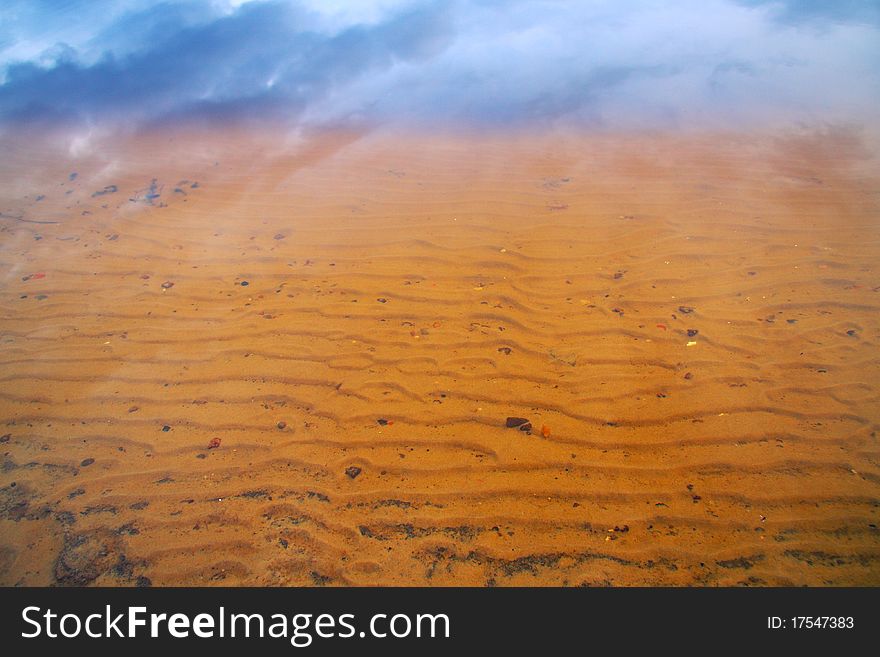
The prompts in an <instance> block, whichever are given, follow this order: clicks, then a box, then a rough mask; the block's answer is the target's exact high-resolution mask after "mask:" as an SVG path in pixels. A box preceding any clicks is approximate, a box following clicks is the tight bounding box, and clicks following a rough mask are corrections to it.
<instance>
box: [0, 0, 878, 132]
mask: <svg viewBox="0 0 880 657" xmlns="http://www.w3.org/2000/svg"><path fill="white" fill-rule="evenodd" d="M878 4H880V3H878V2H857V1H856V0H842V1H840V2H820V1H819V0H699V1H698V0H682V1H680V2H672V3H670V2H662V1H660V0H639V1H630V2H622V1H618V0H594V1H593V2H562V1H561V0H560V1H555V0H509V1H504V2H502V1H500V0H450V1H446V2H441V1H439V0H438V1H436V2H420V1H418V0H360V1H359V2H343V1H342V0H320V1H319V0H301V1H300V2H281V1H273V2H245V3H243V4H240V3H239V2H238V0H211V1H207V0H194V1H191V2H169V3H155V2H148V1H147V0H117V2H113V3H94V2H80V1H76V0H74V1H71V2H66V3H65V2H27V1H24V0H18V1H12V2H10V3H9V4H7V5H6V6H5V8H0V119H5V120H6V122H9V121H11V120H23V119H27V120H34V119H42V120H50V121H55V120H67V121H86V122H95V121H102V120H103V121H106V120H118V121H124V122H129V123H130V122H138V121H155V120H162V119H169V118H181V117H228V116H236V117H248V118H254V117H255V118H260V117H264V116H273V117H281V118H287V119H290V120H294V121H303V122H309V123H322V122H345V121H359V120H366V121H373V122H377V121H378V122H381V121H392V122H401V121H410V122H437V121H445V122H448V121H469V122H479V123H482V124H487V123H497V124H503V125H509V124H511V123H516V122H522V121H529V122H532V121H555V120H559V119H562V120H574V121H580V122H588V123H592V124H602V125H616V124H623V125H656V124H658V123H659V124H663V125H668V124H669V123H693V122H703V123H716V124H724V123H729V122H732V121H747V120H767V119H774V120H777V119H780V118H782V119H787V120H791V121H801V120H836V119H841V118H842V119H852V120H865V119H866V117H870V116H873V114H874V112H875V110H874V108H875V107H876V106H877V105H878V101H880V76H878V67H877V63H878V61H880V39H878V27H880V21H878Z"/></svg>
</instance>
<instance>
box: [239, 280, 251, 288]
mask: <svg viewBox="0 0 880 657" xmlns="http://www.w3.org/2000/svg"><path fill="white" fill-rule="evenodd" d="M239 285H241V286H242V287H247V286H248V285H250V283H248V282H247V281H242V282H241V283H239Z"/></svg>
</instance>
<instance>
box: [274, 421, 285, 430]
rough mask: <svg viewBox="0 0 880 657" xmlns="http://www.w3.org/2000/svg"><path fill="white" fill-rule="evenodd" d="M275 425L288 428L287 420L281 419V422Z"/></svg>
mask: <svg viewBox="0 0 880 657" xmlns="http://www.w3.org/2000/svg"><path fill="white" fill-rule="evenodd" d="M275 426H276V427H278V428H279V429H286V428H287V422H285V421H284V420H281V422H279V423H278V424H276V425H275Z"/></svg>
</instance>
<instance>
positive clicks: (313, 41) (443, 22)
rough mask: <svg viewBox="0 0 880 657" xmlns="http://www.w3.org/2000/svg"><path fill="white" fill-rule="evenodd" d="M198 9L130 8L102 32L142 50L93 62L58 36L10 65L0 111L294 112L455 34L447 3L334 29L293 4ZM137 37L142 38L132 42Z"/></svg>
mask: <svg viewBox="0 0 880 657" xmlns="http://www.w3.org/2000/svg"><path fill="white" fill-rule="evenodd" d="M198 9H199V8H198V7H197V6H196V5H192V4H190V5H188V6H177V5H166V4H163V5H159V6H156V7H153V8H150V9H147V10H145V11H141V12H137V13H135V14H132V15H128V16H125V17H123V18H122V19H120V20H119V21H118V22H117V23H115V24H114V25H113V26H111V27H110V28H108V29H107V30H105V32H104V34H103V35H101V36H103V40H104V41H105V42H106V41H111V40H113V39H118V40H119V42H120V43H123V44H124V46H125V47H126V48H128V49H133V51H132V52H127V53H125V54H123V55H121V56H120V55H116V54H114V52H113V50H108V51H106V52H105V54H103V55H102V56H101V57H100V59H99V60H98V61H96V62H94V63H90V64H87V63H83V62H81V61H79V60H78V59H77V57H76V54H75V51H74V50H73V49H72V48H70V47H65V46H60V47H58V46H56V47H55V49H54V50H55V53H54V54H53V55H52V59H53V61H51V63H50V64H49V65H48V66H47V65H46V64H45V63H44V62H21V63H12V64H10V65H8V67H7V69H6V76H5V78H6V79H5V83H4V84H3V85H2V86H0V115H2V116H4V117H7V118H18V119H20V118H26V117H27V118H34V117H41V116H51V117H69V118H86V117H97V118H101V117H104V116H119V117H126V118H155V117H157V116H162V115H164V114H180V113H185V112H187V111H190V110H193V111H207V112H209V113H219V114H223V113H237V112H241V111H242V110H247V111H249V112H257V113H259V112H263V111H266V112H273V111H277V112H282V111H283V112H285V113H289V114H296V113H297V112H298V111H299V110H301V109H302V108H303V107H305V106H306V105H307V104H308V103H310V102H315V101H316V100H318V99H320V98H321V97H322V96H323V95H324V94H325V92H326V91H327V89H328V88H330V87H335V86H340V85H344V84H345V83H346V82H348V81H350V80H351V79H353V78H356V77H358V76H362V75H365V74H367V73H369V72H370V71H372V70H375V69H383V68H387V67H389V66H390V65H391V64H393V63H394V62H396V61H407V60H418V59H421V58H424V57H429V56H431V55H432V54H435V53H436V52H437V50H438V49H440V48H442V47H443V45H444V43H446V42H447V41H448V30H449V21H448V19H447V17H446V16H445V15H444V13H443V9H442V5H439V4H429V5H426V6H422V7H418V8H415V9H412V10H410V11H406V12H402V13H400V14H398V15H395V16H393V17H390V18H389V19H388V20H387V21H385V22H383V23H380V24H378V25H371V26H362V25H354V26H351V27H348V28H346V29H343V30H341V31H340V32H338V33H335V34H330V35H328V34H321V33H318V32H315V31H312V30H310V29H309V24H308V22H307V20H306V16H305V13H304V12H302V11H301V10H299V8H298V7H296V6H294V5H290V4H286V3H253V4H246V5H243V6H242V7H240V8H239V9H238V10H237V11H234V12H233V13H231V14H229V15H224V16H218V17H216V18H214V19H213V20H207V21H206V20H204V14H205V13H206V12H208V11H209V9H208V6H207V5H206V6H204V7H203V8H202V12H201V14H200V13H199V11H198ZM200 18H202V20H199V19H200ZM129 34H130V35H131V38H130V39H129V38H125V39H123V38H122V36H123V35H129ZM138 42H140V43H141V44H142V45H141V47H137V46H136V45H135V46H134V47H133V44H137V43H138ZM43 59H45V55H44V56H43Z"/></svg>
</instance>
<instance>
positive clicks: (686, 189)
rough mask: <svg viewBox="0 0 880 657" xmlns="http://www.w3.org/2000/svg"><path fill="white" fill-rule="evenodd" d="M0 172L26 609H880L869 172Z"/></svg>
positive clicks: (624, 160)
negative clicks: (614, 595) (857, 602)
mask: <svg viewBox="0 0 880 657" xmlns="http://www.w3.org/2000/svg"><path fill="white" fill-rule="evenodd" d="M3 151H4V158H3V161H2V162H0V181H2V182H0V213H2V216H0V262H2V279H0V280H2V283H0V305H2V322H0V363H2V365H0V421H2V424H3V426H2V427H0V433H2V434H3V438H2V441H3V444H2V445H0V451H2V454H3V468H2V474H0V518H2V519H0V583H2V584H6V585H46V584H62V585H66V584H68V585H69V584H73V585H85V584H92V583H95V584H101V585H126V586H128V585H135V584H139V585H145V584H150V583H152V584H153V585H163V586H165V585H184V584H187V585H188V584H194V585H201V584H225V585H239V584H248V585H287V584H292V585H323V584H327V585H362V584H406V585H425V584H429V585H454V584H464V585H478V586H483V585H499V586H502V585H573V586H574V585H609V584H611V585H661V584H664V585H666V584H671V585H733V584H745V585H783V584H809V585H829V584H831V585H843V584H868V585H878V584H880V534H878V529H877V525H878V522H880V513H878V510H880V509H878V504H880V464H878V456H880V446H878V438H877V430H878V422H880V376H878V374H880V372H878V365H880V354H878V351H877V344H878V338H880V332H878V331H880V312H878V311H880V271H878V267H880V221H878V219H880V213H878V207H880V169H878V166H877V160H876V159H875V157H874V155H875V154H874V153H873V152H870V151H868V150H866V147H865V146H864V145H863V144H862V143H861V142H860V140H859V138H858V136H857V135H855V134H852V133H847V132H845V131H840V132H834V131H827V132H824V133H807V132H805V133H803V134H787V135H775V136H774V135H759V134H751V135H749V134H727V135H724V134H714V135H702V136H700V135H689V136H686V135H677V136H676V135H653V136H646V135H639V136H634V135H588V134H571V133H562V132H560V133H545V134H540V135H516V134H511V135H490V136H482V137H477V136H475V135H463V134H462V135H457V136H456V135H445V136H434V137H429V136H425V135H414V134H411V135H407V136H399V135H398V136H389V135H384V134H381V133H370V134H364V135H359V134H356V133H332V134H324V135H313V136H309V137H304V138H299V139H294V138H290V139H286V138H284V137H283V136H279V135H276V134H272V133H270V132H269V131H267V132H265V133H263V134H254V133H246V132H244V131H236V130H232V129H230V130H226V131H224V130H219V129H218V130H217V131H216V132H213V133H211V132H201V133H198V132H197V133H194V134H192V135H190V136H186V135H184V134H183V133H169V134H164V133H159V132H156V133H153V134H150V135H141V136H137V137H129V138H125V139H123V138H120V139H119V140H117V141H103V142H102V141H101V140H100V138H98V137H93V138H91V139H90V138H88V137H84V138H81V139H77V140H75V141H74V142H73V143H72V144H70V143H68V142H64V141H63V140H61V139H60V138H59V139H58V140H57V141H56V142H53V141H52V139H51V138H46V139H45V140H42V141H31V140H29V139H27V138H26V137H25V136H20V137H5V138H4V146H3ZM74 173H75V174H76V175H73V174H74ZM163 284H164V285H163ZM508 417H521V418H526V419H528V420H529V421H530V423H531V426H532V431H531V433H530V434H529V433H527V432H524V431H520V430H519V429H518V428H507V427H506V426H505V424H506V419H507V418H508ZM215 439H217V440H215ZM212 441H213V442H212ZM218 441H219V446H218V447H213V448H209V445H212V444H213V445H216V444H217V442H218Z"/></svg>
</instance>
